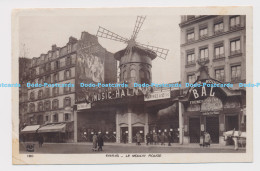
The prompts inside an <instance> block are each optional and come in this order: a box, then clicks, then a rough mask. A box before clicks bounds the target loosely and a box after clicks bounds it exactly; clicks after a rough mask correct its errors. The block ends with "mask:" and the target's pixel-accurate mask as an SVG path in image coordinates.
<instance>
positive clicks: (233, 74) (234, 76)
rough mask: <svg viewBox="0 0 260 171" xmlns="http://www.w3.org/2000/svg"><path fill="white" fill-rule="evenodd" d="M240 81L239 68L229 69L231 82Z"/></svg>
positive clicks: (237, 66) (238, 66)
mask: <svg viewBox="0 0 260 171" xmlns="http://www.w3.org/2000/svg"><path fill="white" fill-rule="evenodd" d="M240 79H241V66H240V65H236V66H232V67H231V80H232V81H236V80H240Z"/></svg>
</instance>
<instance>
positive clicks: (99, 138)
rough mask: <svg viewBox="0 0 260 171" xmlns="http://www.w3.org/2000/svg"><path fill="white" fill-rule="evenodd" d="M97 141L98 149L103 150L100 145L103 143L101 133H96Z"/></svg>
mask: <svg viewBox="0 0 260 171" xmlns="http://www.w3.org/2000/svg"><path fill="white" fill-rule="evenodd" d="M97 142H98V151H103V149H102V146H103V145H104V140H103V137H102V135H101V133H99V134H98V139H97Z"/></svg>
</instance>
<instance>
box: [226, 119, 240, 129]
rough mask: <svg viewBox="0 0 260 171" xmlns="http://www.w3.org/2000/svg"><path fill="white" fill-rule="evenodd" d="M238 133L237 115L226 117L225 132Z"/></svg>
mask: <svg viewBox="0 0 260 171" xmlns="http://www.w3.org/2000/svg"><path fill="white" fill-rule="evenodd" d="M233 129H235V130H236V131H238V115H232V116H226V131H230V130H233Z"/></svg>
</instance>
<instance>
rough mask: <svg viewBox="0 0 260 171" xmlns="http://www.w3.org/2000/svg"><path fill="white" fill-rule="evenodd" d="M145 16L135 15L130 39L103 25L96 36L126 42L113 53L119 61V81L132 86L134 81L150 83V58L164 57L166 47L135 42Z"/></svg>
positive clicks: (166, 52) (166, 51)
mask: <svg viewBox="0 0 260 171" xmlns="http://www.w3.org/2000/svg"><path fill="white" fill-rule="evenodd" d="M145 18H146V17H145V16H137V20H136V23H135V27H134V31H133V34H132V36H131V38H130V39H127V38H124V37H122V36H119V35H118V34H116V33H114V32H111V31H109V30H107V29H105V28H103V27H99V29H98V31H97V36H98V37H102V38H106V39H110V40H114V41H119V42H123V43H125V44H127V47H126V48H125V49H123V50H120V51H118V52H116V53H115V54H114V57H115V59H116V60H117V61H119V69H120V75H119V80H120V82H125V83H127V84H128V85H129V87H133V86H134V83H138V84H142V83H147V84H150V83H151V82H152V73H151V69H152V60H154V59H155V58H156V57H159V58H162V59H164V60H165V59H166V56H167V54H168V51H169V50H168V49H163V48H160V47H155V46H150V45H145V44H141V43H138V42H136V38H137V35H138V33H139V31H140V29H141V27H142V25H143V23H144V20H145Z"/></svg>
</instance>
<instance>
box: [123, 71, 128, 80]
mask: <svg viewBox="0 0 260 171" xmlns="http://www.w3.org/2000/svg"><path fill="white" fill-rule="evenodd" d="M126 77H127V73H126V71H124V72H123V80H126Z"/></svg>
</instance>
